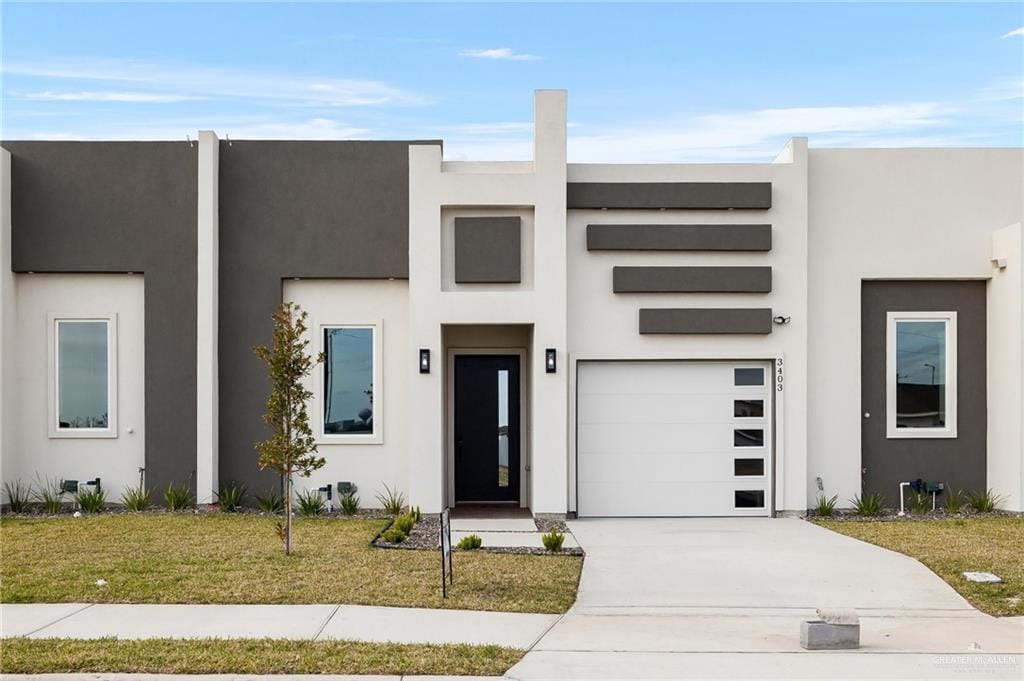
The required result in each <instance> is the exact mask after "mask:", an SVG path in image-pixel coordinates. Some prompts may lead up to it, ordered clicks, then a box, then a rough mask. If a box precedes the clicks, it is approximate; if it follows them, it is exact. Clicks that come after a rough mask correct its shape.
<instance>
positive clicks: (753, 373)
mask: <svg viewBox="0 0 1024 681" xmlns="http://www.w3.org/2000/svg"><path fill="white" fill-rule="evenodd" d="M732 371H733V384H734V385H764V369H761V368H748V369H733V370H732Z"/></svg>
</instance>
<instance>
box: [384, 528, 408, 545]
mask: <svg viewBox="0 0 1024 681" xmlns="http://www.w3.org/2000/svg"><path fill="white" fill-rule="evenodd" d="M380 536H381V537H382V538H383V539H384V541H386V542H387V543H389V544H401V543H402V542H404V541H405V532H402V531H401V530H400V529H398V528H397V527H391V528H388V529H386V530H384V531H383V532H381V533H380Z"/></svg>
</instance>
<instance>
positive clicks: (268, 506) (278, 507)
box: [256, 489, 284, 515]
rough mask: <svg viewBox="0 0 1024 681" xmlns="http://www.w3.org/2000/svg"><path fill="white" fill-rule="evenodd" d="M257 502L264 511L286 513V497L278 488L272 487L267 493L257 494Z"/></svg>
mask: <svg viewBox="0 0 1024 681" xmlns="http://www.w3.org/2000/svg"><path fill="white" fill-rule="evenodd" d="M256 503H257V504H259V507H260V510H261V511H263V512H264V513H273V514H275V515H276V514H278V513H284V497H282V496H281V493H280V492H278V491H277V490H273V489H271V490H267V492H266V493H265V494H257V495H256Z"/></svg>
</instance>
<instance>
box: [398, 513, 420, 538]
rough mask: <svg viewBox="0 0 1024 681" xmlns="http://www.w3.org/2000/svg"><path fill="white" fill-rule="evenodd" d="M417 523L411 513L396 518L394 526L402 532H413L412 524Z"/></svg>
mask: <svg viewBox="0 0 1024 681" xmlns="http://www.w3.org/2000/svg"><path fill="white" fill-rule="evenodd" d="M415 524H416V521H415V520H414V519H413V517H412V516H411V515H400V516H398V517H397V518H395V522H394V524H393V525H392V527H394V528H395V529H396V530H399V531H400V532H401V533H402V534H409V533H410V532H412V526H413V525H415Z"/></svg>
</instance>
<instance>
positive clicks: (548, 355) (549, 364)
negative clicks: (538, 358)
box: [544, 348, 558, 374]
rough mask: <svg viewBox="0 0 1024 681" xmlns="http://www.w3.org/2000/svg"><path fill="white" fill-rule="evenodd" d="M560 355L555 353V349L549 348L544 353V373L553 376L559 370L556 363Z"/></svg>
mask: <svg viewBox="0 0 1024 681" xmlns="http://www.w3.org/2000/svg"><path fill="white" fill-rule="evenodd" d="M557 354H558V353H556V352H555V349H554V348H548V349H547V350H545V351H544V371H545V372H547V373H549V374H553V373H555V372H556V371H557V370H558V365H557V362H556V361H555V359H556V356H557Z"/></svg>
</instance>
